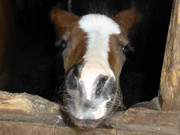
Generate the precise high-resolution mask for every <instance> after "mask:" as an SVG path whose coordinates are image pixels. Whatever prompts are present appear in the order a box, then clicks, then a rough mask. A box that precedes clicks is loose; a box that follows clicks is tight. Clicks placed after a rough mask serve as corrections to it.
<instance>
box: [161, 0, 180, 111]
mask: <svg viewBox="0 0 180 135" xmlns="http://www.w3.org/2000/svg"><path fill="white" fill-rule="evenodd" d="M159 99H160V102H161V105H162V109H163V110H180V1H179V0H174V7H173V11H172V15H171V22H170V27H169V33H168V39H167V44H166V51H165V56H164V63H163V69H162V74H161V84H160V96H159Z"/></svg>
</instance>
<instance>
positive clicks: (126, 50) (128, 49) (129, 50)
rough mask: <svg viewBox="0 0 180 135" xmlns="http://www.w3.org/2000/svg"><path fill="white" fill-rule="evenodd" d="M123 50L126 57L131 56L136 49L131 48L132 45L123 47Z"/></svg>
mask: <svg viewBox="0 0 180 135" xmlns="http://www.w3.org/2000/svg"><path fill="white" fill-rule="evenodd" d="M121 49H122V52H123V53H124V54H125V55H131V54H132V53H133V52H134V48H133V47H132V46H131V44H127V45H125V46H124V45H123V46H122V47H121Z"/></svg>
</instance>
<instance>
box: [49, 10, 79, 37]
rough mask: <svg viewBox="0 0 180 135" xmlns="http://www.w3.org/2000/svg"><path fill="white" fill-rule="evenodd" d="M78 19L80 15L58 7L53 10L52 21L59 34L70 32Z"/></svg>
mask: <svg viewBox="0 0 180 135" xmlns="http://www.w3.org/2000/svg"><path fill="white" fill-rule="evenodd" d="M78 19H79V17H78V16H76V15H74V14H72V13H70V12H67V11H63V10H60V9H58V8H54V9H53V10H52V11H51V21H52V23H53V24H54V25H55V27H56V30H57V34H58V36H62V35H64V34H65V33H68V32H70V30H71V28H72V25H73V24H74V23H75V22H77V21H78Z"/></svg>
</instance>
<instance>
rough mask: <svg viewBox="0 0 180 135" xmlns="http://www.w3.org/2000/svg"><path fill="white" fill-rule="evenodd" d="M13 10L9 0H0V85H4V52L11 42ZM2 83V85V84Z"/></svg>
mask: <svg viewBox="0 0 180 135" xmlns="http://www.w3.org/2000/svg"><path fill="white" fill-rule="evenodd" d="M13 18H14V16H13V11H12V3H11V0H0V87H1V86H4V85H5V81H4V80H6V79H5V76H6V75H5V70H6V67H5V64H4V63H5V53H6V48H7V46H8V45H10V44H12V43H14V42H13V36H14V35H13V29H14V27H13V26H14V22H13V21H14V20H13ZM3 84H4V85H3Z"/></svg>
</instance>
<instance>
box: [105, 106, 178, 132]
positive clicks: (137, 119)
mask: <svg viewBox="0 0 180 135" xmlns="http://www.w3.org/2000/svg"><path fill="white" fill-rule="evenodd" d="M179 116H180V115H179V112H163V111H156V110H151V109H147V108H131V109H129V110H127V111H126V112H124V113H123V114H122V112H119V113H117V114H116V115H114V116H113V117H112V118H111V119H110V120H108V123H106V124H107V126H111V127H113V128H116V129H118V132H120V133H121V132H123V133H124V134H125V135H126V134H127V135H129V134H130V133H132V134H135V135H136V134H138V133H139V134H143V133H146V134H150V135H151V134H155V135H156V134H157V135H159V134H163V135H164V134H169V135H175V134H177V133H180V132H179V121H180V120H179V118H180V117H179Z"/></svg>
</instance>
